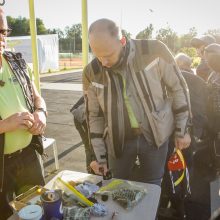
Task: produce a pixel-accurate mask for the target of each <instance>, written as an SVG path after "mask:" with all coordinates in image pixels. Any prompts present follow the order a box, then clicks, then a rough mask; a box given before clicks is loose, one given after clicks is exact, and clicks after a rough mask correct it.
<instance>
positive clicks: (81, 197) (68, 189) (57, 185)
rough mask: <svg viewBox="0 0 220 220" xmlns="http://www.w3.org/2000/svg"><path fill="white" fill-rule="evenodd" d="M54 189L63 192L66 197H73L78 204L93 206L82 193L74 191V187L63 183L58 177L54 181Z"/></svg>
mask: <svg viewBox="0 0 220 220" xmlns="http://www.w3.org/2000/svg"><path fill="white" fill-rule="evenodd" d="M54 187H55V188H56V189H61V190H63V191H64V192H65V193H66V194H67V195H71V196H73V197H74V198H75V200H76V201H78V202H79V203H82V204H84V205H86V206H93V205H94V203H93V202H91V201H89V200H88V199H87V198H86V197H85V196H84V195H83V194H82V193H80V192H79V191H78V190H76V189H75V187H73V186H71V185H70V184H69V183H67V182H65V181H64V180H62V179H61V178H60V177H58V178H57V179H56V180H55V183H54Z"/></svg>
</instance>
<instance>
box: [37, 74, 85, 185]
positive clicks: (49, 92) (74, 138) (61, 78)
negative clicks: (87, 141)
mask: <svg viewBox="0 0 220 220" xmlns="http://www.w3.org/2000/svg"><path fill="white" fill-rule="evenodd" d="M81 76H82V72H81V71H76V72H69V73H61V74H47V75H46V76H42V77H41V79H40V81H41V83H42V84H44V87H43V89H41V95H42V97H43V98H44V100H45V102H46V105H47V110H48V118H47V127H46V131H45V137H50V138H54V139H55V140H56V144H57V148H58V154H59V165H60V169H59V170H58V171H55V172H54V169H55V166H54V165H55V164H54V157H53V150H52V148H48V149H46V153H47V154H48V158H47V159H45V160H44V166H45V174H46V181H49V180H50V179H51V178H52V177H53V176H54V175H55V174H56V173H57V172H59V171H61V170H74V171H80V172H86V163H85V151H84V145H83V144H82V142H81V138H80V136H79V134H78V132H77V130H76V128H75V126H74V123H73V116H72V114H71V113H70V109H71V107H72V105H73V104H74V103H75V102H76V101H77V100H78V99H79V98H80V97H81V96H82V91H75V89H74V87H75V85H79V84H81V83H82V77H81ZM67 83H68V85H70V88H71V87H72V88H73V89H72V90H70V89H68V90H65V88H66V85H67ZM45 84H46V86H45ZM50 86H53V89H51V88H50V89H47V87H48V88H49V87H50Z"/></svg>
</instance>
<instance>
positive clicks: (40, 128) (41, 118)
mask: <svg viewBox="0 0 220 220" xmlns="http://www.w3.org/2000/svg"><path fill="white" fill-rule="evenodd" d="M33 117H34V123H33V126H32V127H31V128H30V129H29V132H30V133H31V134H33V135H38V134H43V133H44V130H45V127H46V116H45V114H44V112H41V111H35V112H34V113H33Z"/></svg>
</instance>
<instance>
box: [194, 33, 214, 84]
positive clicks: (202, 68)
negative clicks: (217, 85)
mask: <svg viewBox="0 0 220 220" xmlns="http://www.w3.org/2000/svg"><path fill="white" fill-rule="evenodd" d="M215 42H216V39H215V37H213V36H212V35H209V34H207V35H203V36H200V37H194V38H192V40H191V46H192V47H195V48H196V50H197V54H198V56H199V57H200V58H201V61H200V64H199V65H198V66H197V68H196V74H197V75H198V76H200V77H201V78H202V79H203V80H205V81H207V79H208V77H209V75H210V73H211V71H212V70H211V69H210V68H209V66H208V65H207V62H206V60H205V59H204V49H205V47H206V46H208V45H209V44H212V43H215Z"/></svg>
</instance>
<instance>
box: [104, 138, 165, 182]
mask: <svg viewBox="0 0 220 220" xmlns="http://www.w3.org/2000/svg"><path fill="white" fill-rule="evenodd" d="M167 150H168V142H165V143H164V144H163V145H162V146H160V148H158V147H157V146H156V145H155V144H150V143H148V141H147V140H146V139H145V137H144V136H143V135H140V136H137V137H135V138H134V139H132V140H128V141H126V142H125V146H124V150H123V154H122V156H121V157H120V158H118V159H115V158H113V157H111V156H110V155H109V157H108V159H109V168H110V169H111V171H112V174H113V176H114V177H115V178H120V179H126V180H136V181H140V182H145V183H153V184H157V185H159V186H160V185H161V180H162V178H163V174H164V166H165V162H166V157H167ZM137 156H138V158H139V161H140V166H139V168H138V170H137V171H136V172H138V175H135V176H136V179H134V178H133V176H134V173H133V172H134V166H135V161H136V158H137Z"/></svg>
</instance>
